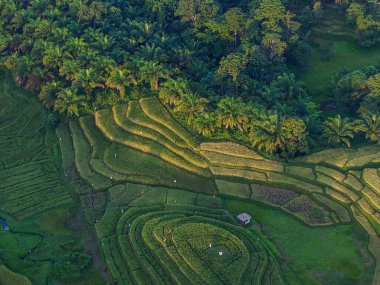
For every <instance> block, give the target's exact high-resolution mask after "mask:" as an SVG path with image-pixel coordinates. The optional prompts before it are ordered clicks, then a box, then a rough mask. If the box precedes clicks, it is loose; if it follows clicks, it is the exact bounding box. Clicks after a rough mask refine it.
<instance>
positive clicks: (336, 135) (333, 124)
mask: <svg viewBox="0 0 380 285" xmlns="http://www.w3.org/2000/svg"><path fill="white" fill-rule="evenodd" d="M354 130H355V127H354V125H353V124H352V123H351V122H350V119H349V118H344V119H342V118H341V117H340V115H337V116H336V117H334V118H328V119H327V120H326V121H325V122H324V124H323V135H322V136H323V137H325V138H327V142H328V143H329V144H332V145H338V144H340V143H344V144H346V145H347V147H351V143H350V140H351V139H353V138H354Z"/></svg>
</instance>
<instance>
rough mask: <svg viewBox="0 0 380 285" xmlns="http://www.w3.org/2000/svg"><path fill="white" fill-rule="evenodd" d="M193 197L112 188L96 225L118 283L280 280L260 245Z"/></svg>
mask: <svg viewBox="0 0 380 285" xmlns="http://www.w3.org/2000/svg"><path fill="white" fill-rule="evenodd" d="M152 192H154V193H155V196H154V197H155V199H152V197H150V193H152ZM158 192H159V193H160V194H158ZM196 195H197V194H192V195H190V196H187V197H186V198H184V195H183V193H181V191H177V190H172V189H165V188H161V189H156V188H154V187H147V186H139V185H133V184H127V186H126V187H118V189H113V190H112V191H111V196H112V198H113V199H112V200H113V201H115V203H112V202H111V204H110V207H109V209H108V210H107V213H106V215H104V217H103V218H102V219H101V220H100V221H99V223H98V224H97V225H96V229H97V233H98V236H99V238H100V239H101V243H102V247H103V250H104V253H105V256H106V259H107V261H108V262H109V264H108V266H109V268H110V271H111V272H112V275H113V276H114V278H115V280H116V281H117V282H118V284H132V283H134V284H241V283H242V282H243V283H244V284H283V281H282V278H281V275H280V273H279V269H278V265H277V264H276V261H275V258H274V257H273V256H272V255H271V252H270V251H268V250H267V249H266V248H265V245H263V244H262V243H261V242H259V241H258V240H257V238H256V237H255V236H254V235H253V234H251V233H249V232H248V231H246V230H245V229H243V228H241V227H238V226H236V224H235V222H234V219H233V217H232V216H230V214H229V213H228V212H226V211H225V210H223V209H221V208H220V207H221V204H219V205H218V204H215V201H212V200H211V201H209V200H208V199H206V200H204V198H205V197H203V196H199V194H198V197H195V196H196ZM121 197H122V198H121ZM169 197H171V198H169ZM214 199H216V200H219V198H216V197H215V198H214ZM200 200H203V201H202V202H201V201H200ZM116 201H117V202H116ZM121 201H123V202H121ZM142 205H145V206H142ZM200 205H202V206H200ZM214 207H216V208H215V209H212V208H214ZM210 208H211V209H210Z"/></svg>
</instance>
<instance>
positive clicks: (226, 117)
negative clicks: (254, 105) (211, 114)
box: [216, 97, 249, 130]
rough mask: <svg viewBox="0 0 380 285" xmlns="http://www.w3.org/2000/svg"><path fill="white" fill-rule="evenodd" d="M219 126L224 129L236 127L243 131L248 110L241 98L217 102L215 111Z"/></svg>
mask: <svg viewBox="0 0 380 285" xmlns="http://www.w3.org/2000/svg"><path fill="white" fill-rule="evenodd" d="M216 114H217V116H218V121H219V124H220V125H222V126H224V127H225V128H226V129H234V128H235V127H237V128H238V129H239V130H243V126H244V124H245V123H247V122H248V121H249V109H248V106H247V105H246V104H244V103H243V101H242V100H241V98H237V99H236V98H233V97H227V98H224V99H222V100H220V101H219V103H218V108H217V110H216Z"/></svg>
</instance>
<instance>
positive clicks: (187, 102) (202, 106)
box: [174, 92, 209, 123]
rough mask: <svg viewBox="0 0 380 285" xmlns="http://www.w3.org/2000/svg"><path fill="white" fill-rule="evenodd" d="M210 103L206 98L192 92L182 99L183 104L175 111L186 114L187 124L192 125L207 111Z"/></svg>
mask: <svg viewBox="0 0 380 285" xmlns="http://www.w3.org/2000/svg"><path fill="white" fill-rule="evenodd" d="M208 102H209V101H208V100H207V99H206V98H203V97H200V96H199V95H198V94H196V93H192V92H191V93H188V94H185V95H184V96H183V97H182V101H181V103H180V104H179V105H178V106H176V107H175V108H174V111H175V112H181V113H184V114H186V115H187V122H188V123H191V122H192V121H193V120H194V118H195V117H196V116H197V115H198V114H200V113H203V112H204V111H205V110H206V105H207V103H208Z"/></svg>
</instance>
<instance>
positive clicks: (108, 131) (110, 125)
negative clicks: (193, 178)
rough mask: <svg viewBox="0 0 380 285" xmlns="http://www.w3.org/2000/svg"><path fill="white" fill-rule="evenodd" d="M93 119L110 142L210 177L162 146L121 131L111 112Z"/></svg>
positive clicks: (99, 114)
mask: <svg viewBox="0 0 380 285" xmlns="http://www.w3.org/2000/svg"><path fill="white" fill-rule="evenodd" d="M95 118H96V125H97V127H98V128H99V129H100V130H101V131H102V132H103V133H104V135H106V136H107V138H108V139H109V140H111V141H114V142H117V143H120V144H123V145H125V146H128V147H131V148H134V149H136V150H139V151H141V152H144V153H147V154H150V155H153V156H156V157H158V158H160V159H162V160H164V161H166V162H168V163H170V164H173V165H175V166H177V167H180V168H183V169H185V170H187V171H190V172H193V173H196V174H199V175H203V176H209V175H210V174H209V172H208V171H207V170H206V169H203V168H200V167H197V166H195V165H192V164H190V163H189V162H188V161H186V160H184V159H182V158H181V157H178V156H177V155H176V154H174V153H173V152H171V151H169V150H167V149H166V148H165V147H163V146H162V145H160V144H157V143H154V142H152V141H151V140H149V139H146V138H144V137H139V136H134V135H132V134H130V133H127V132H125V131H123V129H121V128H119V127H118V126H117V124H116V123H115V121H114V120H113V115H112V111H111V110H103V111H99V112H97V113H96V114H95Z"/></svg>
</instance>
